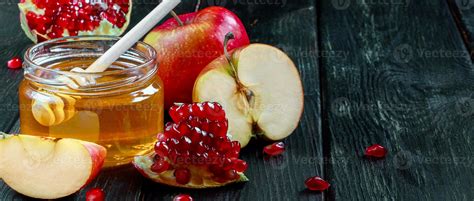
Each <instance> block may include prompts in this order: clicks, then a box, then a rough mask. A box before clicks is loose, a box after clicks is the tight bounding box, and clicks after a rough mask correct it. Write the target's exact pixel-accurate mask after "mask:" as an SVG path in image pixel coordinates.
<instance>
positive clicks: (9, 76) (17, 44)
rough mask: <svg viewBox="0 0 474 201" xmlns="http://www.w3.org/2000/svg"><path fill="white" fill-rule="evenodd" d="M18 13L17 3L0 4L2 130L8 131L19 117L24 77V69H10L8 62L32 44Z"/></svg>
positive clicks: (0, 105)
mask: <svg viewBox="0 0 474 201" xmlns="http://www.w3.org/2000/svg"><path fill="white" fill-rule="evenodd" d="M18 15H19V11H18V8H17V6H16V4H11V5H1V6H0V19H2V23H4V24H3V25H2V26H1V27H2V28H1V29H0V39H1V40H0V64H1V65H0V66H1V68H0V75H1V79H0V86H2V88H1V90H0V92H1V94H2V95H1V96H0V113H1V114H2V115H0V130H3V131H8V130H9V129H10V128H11V127H12V125H13V123H15V121H16V119H17V118H18V95H17V94H18V93H17V86H18V84H19V82H20V81H21V79H22V78H23V71H22V70H10V69H8V68H7V67H6V63H7V61H8V60H10V59H11V58H12V57H14V56H20V57H23V52H24V51H25V50H26V49H27V48H28V47H29V45H30V44H31V42H30V40H29V39H28V38H26V37H25V36H24V34H23V31H22V30H21V28H20V23H19V22H18ZM12 22H18V23H12Z"/></svg>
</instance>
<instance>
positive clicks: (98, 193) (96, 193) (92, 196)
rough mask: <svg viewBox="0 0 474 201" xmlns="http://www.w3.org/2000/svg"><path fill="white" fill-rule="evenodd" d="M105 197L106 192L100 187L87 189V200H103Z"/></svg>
mask: <svg viewBox="0 0 474 201" xmlns="http://www.w3.org/2000/svg"><path fill="white" fill-rule="evenodd" d="M104 199H105V193H104V191H102V189H100V188H93V189H90V190H89V191H87V193H86V201H103V200H104Z"/></svg>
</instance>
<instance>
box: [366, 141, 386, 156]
mask: <svg viewBox="0 0 474 201" xmlns="http://www.w3.org/2000/svg"><path fill="white" fill-rule="evenodd" d="M386 154H387V149H385V147H383V146H382V145H379V144H374V145H372V146H370V147H367V148H366V149H365V155H366V156H368V157H374V158H383V157H385V155H386Z"/></svg>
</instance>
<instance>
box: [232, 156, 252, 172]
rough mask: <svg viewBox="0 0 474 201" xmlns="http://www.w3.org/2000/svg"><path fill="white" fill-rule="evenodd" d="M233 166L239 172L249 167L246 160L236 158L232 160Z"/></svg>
mask: <svg viewBox="0 0 474 201" xmlns="http://www.w3.org/2000/svg"><path fill="white" fill-rule="evenodd" d="M232 168H233V169H235V170H236V171H237V172H245V170H247V168H248V165H247V162H245V161H244V160H240V159H235V160H234V161H232Z"/></svg>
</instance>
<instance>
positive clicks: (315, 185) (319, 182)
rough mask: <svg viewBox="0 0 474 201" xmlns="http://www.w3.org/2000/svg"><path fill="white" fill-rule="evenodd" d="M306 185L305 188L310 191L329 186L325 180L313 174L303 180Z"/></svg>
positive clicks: (324, 188)
mask: <svg viewBox="0 0 474 201" xmlns="http://www.w3.org/2000/svg"><path fill="white" fill-rule="evenodd" d="M304 183H305V185H306V188H308V189H309V190H312V191H324V190H326V189H328V188H329V186H331V185H330V184H329V183H328V182H327V181H324V180H323V179H321V177H318V176H314V177H310V178H308V179H306V181H305V182H304Z"/></svg>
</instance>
